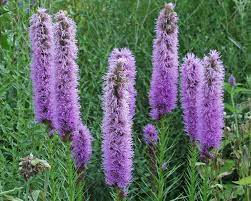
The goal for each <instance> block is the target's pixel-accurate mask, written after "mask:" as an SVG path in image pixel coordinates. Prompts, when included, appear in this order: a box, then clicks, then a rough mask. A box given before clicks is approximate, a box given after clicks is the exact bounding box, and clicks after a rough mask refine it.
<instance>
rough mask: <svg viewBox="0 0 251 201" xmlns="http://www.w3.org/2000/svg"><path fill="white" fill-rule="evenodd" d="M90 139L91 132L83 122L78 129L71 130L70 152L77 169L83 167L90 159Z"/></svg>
mask: <svg viewBox="0 0 251 201" xmlns="http://www.w3.org/2000/svg"><path fill="white" fill-rule="evenodd" d="M91 141H92V138H91V133H90V131H89V129H88V128H87V127H86V126H84V125H83V124H81V125H80V127H79V129H78V130H76V131H73V132H72V144H71V148H72V151H71V152H72V156H73V159H74V161H75V165H76V167H77V168H78V169H84V168H85V166H86V164H87V163H88V161H89V160H90V157H91V153H92V147H91Z"/></svg>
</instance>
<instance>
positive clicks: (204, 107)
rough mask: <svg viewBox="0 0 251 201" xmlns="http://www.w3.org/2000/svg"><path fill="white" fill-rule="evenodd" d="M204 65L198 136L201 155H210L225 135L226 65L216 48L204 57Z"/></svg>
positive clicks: (200, 93)
mask: <svg viewBox="0 0 251 201" xmlns="http://www.w3.org/2000/svg"><path fill="white" fill-rule="evenodd" d="M203 65H204V75H203V80H202V85H201V88H200V89H199V99H200V100H199V105H198V117H199V121H198V138H199V142H200V149H201V155H204V156H209V155H210V153H209V151H210V149H212V148H218V147H219V146H220V143H221V139H222V135H223V127H224V104H223V86H224V85H223V84H224V66H223V64H222V61H221V59H220V54H219V53H218V52H217V51H215V50H211V51H210V53H209V55H208V56H205V57H204V59H203ZM202 158H203V156H202Z"/></svg>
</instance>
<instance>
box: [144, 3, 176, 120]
mask: <svg viewBox="0 0 251 201" xmlns="http://www.w3.org/2000/svg"><path fill="white" fill-rule="evenodd" d="M173 9H174V5H173V4H172V3H169V4H166V5H165V8H164V9H163V10H162V11H161V12H160V14H159V17H158V19H157V23H156V28H155V30H156V37H155V39H154V44H153V56H152V60H153V72H152V80H151V86H150V94H149V101H150V108H151V111H150V116H151V117H152V118H153V119H156V120H159V119H160V118H161V117H162V116H163V115H165V114H167V113H169V112H171V111H172V110H173V109H174V108H175V107H176V101H177V84H178V26H177V21H178V17H177V14H176V12H174V10H173Z"/></svg>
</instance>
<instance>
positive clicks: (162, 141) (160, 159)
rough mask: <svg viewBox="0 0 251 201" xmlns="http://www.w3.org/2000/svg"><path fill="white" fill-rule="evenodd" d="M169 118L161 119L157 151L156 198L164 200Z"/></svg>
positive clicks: (159, 200)
mask: <svg viewBox="0 0 251 201" xmlns="http://www.w3.org/2000/svg"><path fill="white" fill-rule="evenodd" d="M167 122H168V121H167V118H166V117H163V118H162V119H161V120H160V129H159V143H158V153H157V165H158V171H157V178H156V186H157V192H156V198H157V200H158V201H162V200H164V197H165V192H164V189H165V175H164V172H163V169H162V165H163V164H164V162H165V155H166V150H167V139H168V132H167V131H168V126H167Z"/></svg>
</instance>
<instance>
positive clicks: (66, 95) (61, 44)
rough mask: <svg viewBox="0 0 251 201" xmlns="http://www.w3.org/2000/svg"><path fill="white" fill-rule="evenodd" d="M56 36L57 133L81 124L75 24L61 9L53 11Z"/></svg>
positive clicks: (68, 132)
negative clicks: (55, 12) (56, 11)
mask: <svg viewBox="0 0 251 201" xmlns="http://www.w3.org/2000/svg"><path fill="white" fill-rule="evenodd" d="M55 18H56V23H55V26H54V40H55V52H54V53H55V55H54V58H55V59H54V65H55V113H54V124H55V127H56V129H57V130H58V132H59V135H60V136H62V137H63V136H65V135H68V134H71V133H72V132H73V131H76V130H78V127H79V125H80V124H81V119H80V104H79V96H78V89H77V87H78V65H77V63H76V59H77V46H76V39H75V35H76V25H75V23H74V22H73V21H72V20H71V19H70V18H69V17H68V16H67V15H66V13H65V12H64V11H60V12H58V13H57V14H56V17H55Z"/></svg>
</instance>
